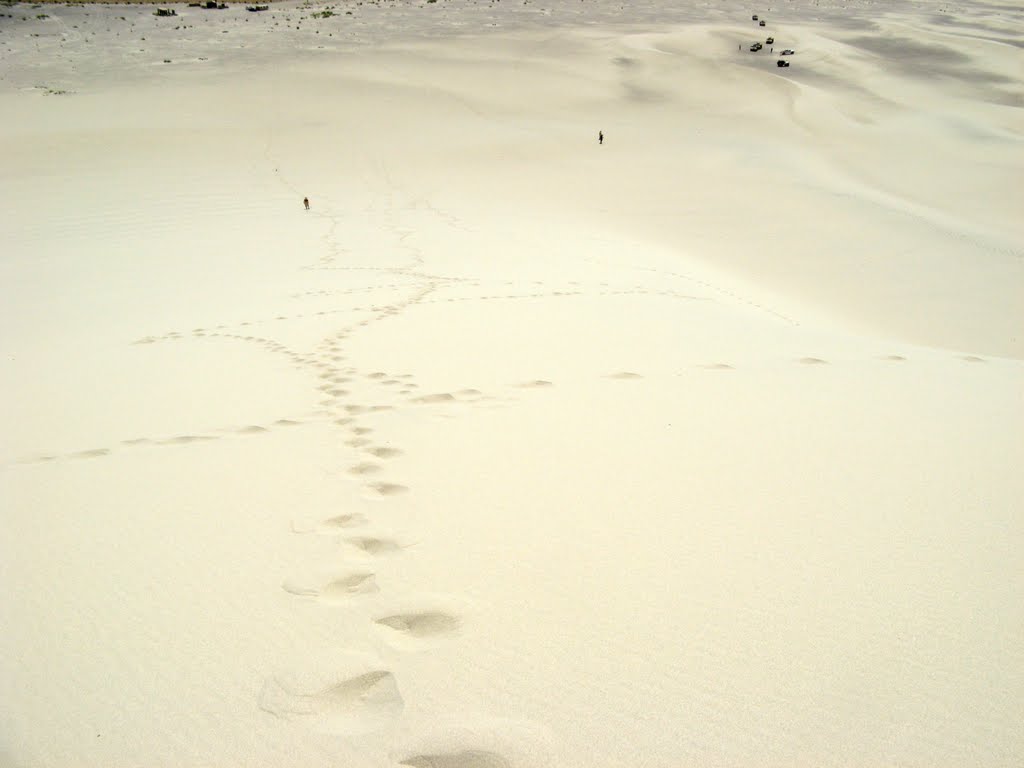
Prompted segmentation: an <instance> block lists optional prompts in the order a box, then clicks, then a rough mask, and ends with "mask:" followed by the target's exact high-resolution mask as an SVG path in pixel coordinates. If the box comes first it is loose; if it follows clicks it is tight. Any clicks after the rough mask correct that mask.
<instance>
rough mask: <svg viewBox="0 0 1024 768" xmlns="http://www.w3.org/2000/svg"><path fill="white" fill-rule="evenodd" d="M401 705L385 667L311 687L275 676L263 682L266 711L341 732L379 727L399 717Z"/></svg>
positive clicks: (262, 700) (261, 703) (261, 697)
mask: <svg viewBox="0 0 1024 768" xmlns="http://www.w3.org/2000/svg"><path fill="white" fill-rule="evenodd" d="M402 706H403V702H402V696H401V694H400V693H399V691H398V685H397V684H396V683H395V676H394V675H393V674H391V672H388V671H387V670H383V669H381V670H375V671H373V672H367V673H365V674H362V675H359V676H357V677H351V678H348V679H344V680H340V681H338V682H336V683H333V684H331V685H328V686H326V687H317V688H313V689H312V690H310V689H309V688H307V687H304V686H301V685H300V684H296V683H295V682H293V681H290V680H287V679H283V678H281V677H274V678H271V679H270V680H268V681H267V682H266V683H264V685H263V689H262V690H261V691H260V695H259V707H260V709H262V710H263V711H264V712H267V713H269V714H271V715H274V716H275V717H279V718H281V719H283V720H298V721H303V722H306V723H307V724H308V725H309V726H311V727H312V728H314V729H316V730H320V731H326V732H329V733H337V734H342V735H355V734H360V733H369V732H372V731H377V730H380V729H382V728H384V727H386V726H387V725H388V724H390V723H391V722H392V721H393V720H394V719H395V718H397V717H398V715H399V714H400V713H401V711H402Z"/></svg>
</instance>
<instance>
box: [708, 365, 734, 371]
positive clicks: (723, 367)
mask: <svg viewBox="0 0 1024 768" xmlns="http://www.w3.org/2000/svg"><path fill="white" fill-rule="evenodd" d="M701 367H702V368H706V369H708V370H709V371H732V370H734V369H733V367H732V366H731V365H729V364H728V363H710V364H709V365H703V366H701Z"/></svg>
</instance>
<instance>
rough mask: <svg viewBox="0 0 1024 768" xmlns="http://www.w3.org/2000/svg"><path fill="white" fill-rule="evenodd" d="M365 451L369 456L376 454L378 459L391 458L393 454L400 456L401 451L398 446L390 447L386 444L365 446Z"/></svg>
mask: <svg viewBox="0 0 1024 768" xmlns="http://www.w3.org/2000/svg"><path fill="white" fill-rule="evenodd" d="M366 452H367V453H369V454H370V455H371V456H376V457H377V458H378V459H393V458H394V457H395V456H401V455H402V452H401V451H400V450H399V449H398V448H391V447H390V446H386V445H378V446H374V447H373V448H367V449H366Z"/></svg>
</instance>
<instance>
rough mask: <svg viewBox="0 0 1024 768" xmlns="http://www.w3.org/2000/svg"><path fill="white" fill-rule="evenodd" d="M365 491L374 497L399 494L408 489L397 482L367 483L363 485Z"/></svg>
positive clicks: (406, 491)
mask: <svg viewBox="0 0 1024 768" xmlns="http://www.w3.org/2000/svg"><path fill="white" fill-rule="evenodd" d="M365 488H366V491H367V493H368V494H369V495H370V496H372V497H374V498H385V497H388V496H399V495H401V494H403V493H408V492H409V489H408V488H407V487H406V486H404V485H399V484H398V483H369V484H367V485H366V486H365Z"/></svg>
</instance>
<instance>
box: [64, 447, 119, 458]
mask: <svg viewBox="0 0 1024 768" xmlns="http://www.w3.org/2000/svg"><path fill="white" fill-rule="evenodd" d="M109 455H110V449H109V448H93V449H91V450H88V451H78V452H77V453H72V454H71V458H72V459H95V458H98V457H100V456H109Z"/></svg>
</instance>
